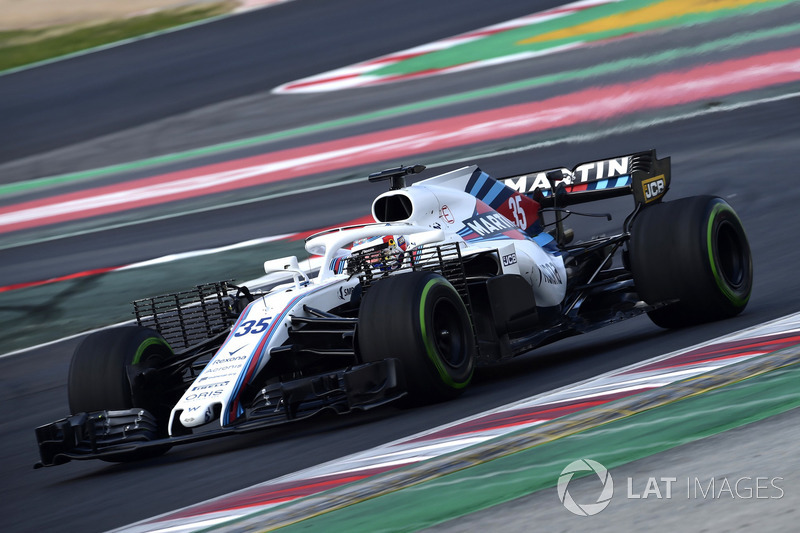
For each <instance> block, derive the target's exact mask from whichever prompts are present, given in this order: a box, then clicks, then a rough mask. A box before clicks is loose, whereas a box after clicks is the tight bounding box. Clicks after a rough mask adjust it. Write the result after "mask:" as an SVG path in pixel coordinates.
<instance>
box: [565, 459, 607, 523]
mask: <svg viewBox="0 0 800 533" xmlns="http://www.w3.org/2000/svg"><path fill="white" fill-rule="evenodd" d="M576 472H594V473H595V474H597V477H599V478H600V481H601V482H602V484H603V488H602V490H601V492H600V496H598V497H597V501H596V502H594V503H584V504H579V503H578V502H576V501H575V500H574V499H573V498H572V496H571V495H570V493H569V483H570V481H572V476H574V475H575V473H576ZM556 490H557V491H558V499H559V500H561V503H562V504H564V507H566V508H567V510H568V511H569V512H571V513H573V514H576V515H579V516H594V515H596V514H597V513H599V512H600V511H602V510H603V509H605V508H606V507H608V504H609V503H611V497H612V496H613V495H614V480H612V479H611V474H609V473H608V470H606V467H604V466H603V465H601V464H600V463H598V462H597V461H592V460H591V459H578V460H577V461H573V462H571V463H570V464H568V465H567V467H566V468H565V469H564V470H562V471H561V475H560V476H559V477H558V484H557V485H556Z"/></svg>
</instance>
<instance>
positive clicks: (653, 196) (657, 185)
mask: <svg viewBox="0 0 800 533" xmlns="http://www.w3.org/2000/svg"><path fill="white" fill-rule="evenodd" d="M666 188H667V184H666V182H665V181H664V175H663V174H661V175H660V176H656V177H654V178H650V179H646V180H644V181H642V189H643V192H644V201H645V202H652V201H653V200H657V199H658V198H660V197H661V196H662V195H663V194H664V191H665V190H666Z"/></svg>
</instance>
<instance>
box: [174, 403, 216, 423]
mask: <svg viewBox="0 0 800 533" xmlns="http://www.w3.org/2000/svg"><path fill="white" fill-rule="evenodd" d="M212 418H214V404H208V405H206V406H204V407H201V406H199V405H197V406H192V407H190V408H189V409H186V410H184V411H183V412H182V413H181V416H180V421H181V424H183V427H186V428H194V427H197V426H202V425H203V424H208V423H209V422H211V419H212Z"/></svg>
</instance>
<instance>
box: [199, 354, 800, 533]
mask: <svg viewBox="0 0 800 533" xmlns="http://www.w3.org/2000/svg"><path fill="white" fill-rule="evenodd" d="M798 380H800V364H793V365H790V366H787V367H783V368H779V369H777V370H773V371H770V372H766V373H763V374H760V375H757V376H755V377H751V378H748V379H745V380H742V381H739V382H736V383H733V384H731V385H727V386H724V387H721V388H718V389H715V390H711V391H708V392H705V393H703V394H699V395H696V396H691V397H689V398H687V399H684V400H680V401H676V402H674V403H670V404H667V405H664V406H661V407H657V408H654V409H650V410H647V411H644V412H641V413H638V414H634V415H632V416H629V417H627V418H624V419H622V420H618V421H615V422H611V423H608V424H605V425H601V426H598V427H595V428H593V429H590V430H587V431H584V432H581V433H577V434H574V435H570V436H568V437H563V438H561V439H557V440H554V441H550V442H548V443H545V444H542V445H539V446H535V447H533V448H529V449H527V450H523V451H520V452H517V453H514V454H511V455H508V456H505V457H503V458H500V459H496V460H493V461H489V462H486V463H483V464H480V465H478V466H474V467H471V468H468V469H465V470H461V471H459V472H456V473H454V474H450V475H446V476H443V477H440V478H437V479H435V480H432V481H426V482H423V483H420V484H418V485H416V486H413V487H410V488H406V489H403V490H398V491H396V492H393V493H390V494H387V495H384V496H380V497H377V498H372V499H369V500H366V501H363V502H360V503H356V504H354V505H350V506H348V507H344V508H342V509H339V510H336V511H331V512H328V513H324V514H321V515H319V516H317V517H314V518H310V519H307V520H304V521H301V522H297V523H295V524H292V525H289V526H286V527H283V528H280V529H279V530H280V531H281V532H295V531H297V532H299V531H348V532H360V531H363V532H370V533H376V532H378V531H382V532H390V531H415V530H418V529H422V528H425V527H430V526H432V525H435V524H438V523H442V522H445V521H447V520H451V519H453V518H457V517H461V516H465V515H468V514H470V513H473V512H475V511H479V510H481V509H486V508H488V507H492V506H494V505H497V504H500V503H503V502H507V501H510V500H513V499H515V498H519V497H521V496H525V495H527V494H531V493H533V492H536V491H538V490H541V489H546V488H549V487H553V486H555V485H556V482H557V480H558V477H559V475H560V473H561V471H562V470H563V468H564V467H565V466H567V464H569V463H570V462H572V461H574V460H576V459H593V460H595V461H598V462H600V463H601V464H602V465H604V466H605V467H606V468H609V469H611V468H614V467H617V466H620V465H624V464H626V463H630V462H632V461H636V460H637V459H641V458H644V457H648V456H651V455H653V454H657V453H659V452H662V451H665V450H668V449H670V448H674V447H675V446H680V445H682V444H686V443H689V442H692V441H695V440H698V439H702V438H704V437H708V436H711V435H715V434H718V433H722V432H724V431H727V430H729V429H732V428H735V427H739V426H742V425H745V424H748V423H751V422H755V421H758V420H762V419H765V418H767V417H770V416H773V415H776V414H780V413H782V412H785V411H788V410H790V409H793V408H795V407H798V406H800V389H799V388H798V387H797V383H798ZM608 407H611V408H613V404H609V405H607V406H605V408H608ZM667 421H668V422H667ZM522 431H524V430H522ZM499 440H502V437H500V438H499ZM484 445H485V444H484ZM585 475H593V474H591V473H587V474H585ZM576 476H577V477H581V475H580V474H576ZM360 483H369V481H368V480H365V481H362V482H360ZM554 504H556V502H554ZM611 504H612V505H613V501H612V503H611ZM274 510H275V509H271V510H270V511H274ZM564 512H565V513H566V512H567V511H566V510H565V511H564ZM376 517H380V519H379V520H378V519H376ZM252 518H253V516H251V517H250V519H252ZM227 525H231V524H230V523H229V524H227ZM214 529H215V528H210V529H209V531H211V530H214Z"/></svg>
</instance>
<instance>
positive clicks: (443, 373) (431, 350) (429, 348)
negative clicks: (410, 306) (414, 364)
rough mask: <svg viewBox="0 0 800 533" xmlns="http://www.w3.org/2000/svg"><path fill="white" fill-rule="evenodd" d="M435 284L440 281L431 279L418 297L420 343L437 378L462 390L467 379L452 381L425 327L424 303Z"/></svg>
mask: <svg viewBox="0 0 800 533" xmlns="http://www.w3.org/2000/svg"><path fill="white" fill-rule="evenodd" d="M437 283H442V280H440V279H432V280H430V281H429V282H428V283H426V284H425V288H423V289H422V296H421V297H420V301H419V325H420V329H421V331H422V342H424V343H425V351H426V352H427V355H428V359H430V360H431V362H433V365H434V366H435V367H436V371H437V372H438V373H439V377H440V378H442V381H443V382H444V384H445V385H447V386H448V387H452V388H454V389H463V388H464V387H466V386H467V383H468V382H469V379H466V380H464V382H462V383H458V382H456V381H454V380H453V378H452V377H451V376H450V374H448V373H447V369H446V368H445V367H444V365H443V364H442V361H441V359H439V356H438V354H437V353H436V348H435V347H434V346H433V343H432V342H431V339H429V338H428V331H427V328H426V327H425V301H426V300H427V298H428V291H430V290H431V287H433V286H434V285H435V284H437ZM471 375H472V374H471V373H470V376H471Z"/></svg>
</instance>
